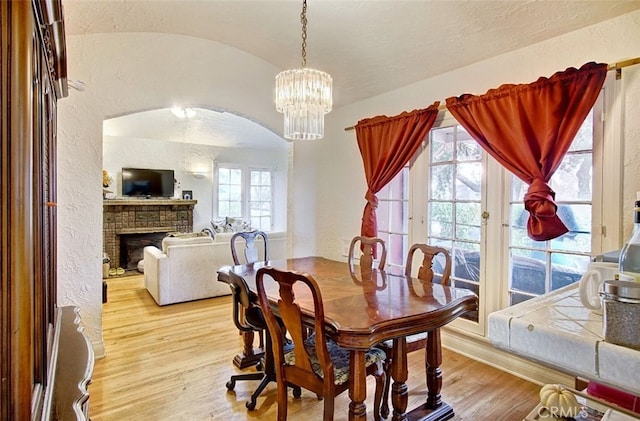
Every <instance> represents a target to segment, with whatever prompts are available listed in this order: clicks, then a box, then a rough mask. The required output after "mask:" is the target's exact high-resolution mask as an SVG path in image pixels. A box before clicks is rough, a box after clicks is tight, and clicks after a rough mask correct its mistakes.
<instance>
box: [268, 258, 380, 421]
mask: <svg viewBox="0 0 640 421" xmlns="http://www.w3.org/2000/svg"><path fill="white" fill-rule="evenodd" d="M273 283H277V284H278V290H279V299H278V302H277V304H274V303H272V302H271V301H270V300H269V298H268V297H267V293H266V288H267V286H268V285H270V284H271V285H273ZM256 285H257V290H258V301H259V303H260V307H262V308H263V311H264V316H265V319H266V322H267V326H268V327H269V331H270V333H271V335H270V337H271V341H272V345H273V346H272V348H273V354H274V361H275V367H276V378H277V384H278V421H285V420H286V419H287V402H288V400H287V385H289V384H294V385H297V386H300V387H303V388H305V389H307V390H310V391H312V392H314V393H315V394H316V395H317V396H318V399H324V415H323V420H325V421H327V420H333V412H334V400H335V397H336V396H338V395H339V394H340V393H342V392H344V391H345V390H347V389H348V388H349V360H350V354H349V351H348V350H346V349H344V348H341V347H340V346H338V344H336V343H335V342H334V341H333V340H331V339H330V338H328V337H327V335H326V333H325V329H324V307H323V304H322V296H321V294H320V289H319V288H318V284H317V283H316V281H315V279H313V277H312V276H311V275H309V274H306V273H299V272H294V271H282V270H278V269H275V268H272V267H263V268H260V269H258V272H257V274H256ZM294 285H295V289H296V291H297V292H298V294H300V290H301V289H302V288H306V289H307V290H308V291H310V294H311V298H312V300H313V308H314V313H313V314H314V329H313V330H314V334H313V335H311V336H309V337H307V336H306V332H307V329H306V327H305V325H304V324H303V320H302V313H301V311H300V307H299V304H298V302H297V298H296V294H294ZM299 288H300V289H299ZM305 304H306V303H305ZM306 305H308V304H306ZM272 306H274V307H275V308H276V309H277V313H278V315H279V316H280V318H276V315H275V313H274V308H273V307H272ZM278 320H281V321H282V324H281V323H278ZM284 328H286V329H287V331H288V332H289V337H290V338H291V340H292V341H293V345H294V346H293V350H292V351H289V352H287V351H286V350H285V349H284V347H283V340H282V338H283V329H284ZM384 360H385V354H384V352H383V351H382V350H381V349H379V348H372V349H371V350H370V351H368V352H367V353H366V356H365V361H366V366H367V369H366V370H367V375H373V376H374V377H375V379H376V391H375V398H374V416H375V419H376V420H380V400H381V397H382V387H383V386H384V378H385V372H384V370H383V366H382V364H383V362H384Z"/></svg>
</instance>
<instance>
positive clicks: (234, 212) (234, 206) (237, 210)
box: [226, 202, 242, 218]
mask: <svg viewBox="0 0 640 421" xmlns="http://www.w3.org/2000/svg"><path fill="white" fill-rule="evenodd" d="M226 216H231V217H234V218H240V217H242V209H241V206H240V202H229V213H228V215H226Z"/></svg>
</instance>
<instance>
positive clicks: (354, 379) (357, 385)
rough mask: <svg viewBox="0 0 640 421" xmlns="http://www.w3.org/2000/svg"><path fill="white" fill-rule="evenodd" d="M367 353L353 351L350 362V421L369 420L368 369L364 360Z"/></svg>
mask: <svg viewBox="0 0 640 421" xmlns="http://www.w3.org/2000/svg"><path fill="white" fill-rule="evenodd" d="M364 354H365V351H363V350H351V360H350V361H349V373H350V374H349V375H350V379H349V398H350V399H351V402H350V403H349V421H356V420H357V421H365V420H366V419H367V405H366V404H365V403H364V400H365V399H366V397H367V369H366V367H365V360H364Z"/></svg>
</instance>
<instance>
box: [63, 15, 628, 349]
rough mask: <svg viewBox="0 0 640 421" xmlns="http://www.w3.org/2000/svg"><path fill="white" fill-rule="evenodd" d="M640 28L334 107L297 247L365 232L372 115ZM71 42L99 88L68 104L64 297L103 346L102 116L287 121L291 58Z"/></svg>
mask: <svg viewBox="0 0 640 421" xmlns="http://www.w3.org/2000/svg"><path fill="white" fill-rule="evenodd" d="M639 39H640V12H634V13H631V14H628V15H625V16H622V17H619V18H616V19H614V20H611V21H608V22H604V23H601V24H598V25H595V26H593V27H589V28H586V29H582V30H580V31H576V32H574V33H571V34H568V35H565V36H562V37H558V38H556V39H553V40H551V41H547V42H543V43H540V44H536V45H533V46H530V47H528V48H525V49H522V50H520V51H517V52H514V53H509V54H505V55H503V56H499V57H496V58H494V59H491V60H486V61H484V62H481V63H477V64H474V65H471V66H468V67H465V68H461V69H458V70H456V71H453V72H449V73H447V74H445V75H441V76H438V77H434V78H431V79H428V80H424V81H422V82H420V83H416V84H414V85H411V86H408V87H405V88H402V89H398V90H395V91H392V92H389V93H388V94H385V95H381V96H378V97H375V98H370V99H368V100H365V101H362V102H360V103H356V104H352V105H350V106H347V107H343V108H341V109H337V110H334V111H333V112H332V113H330V114H329V115H328V116H327V119H326V130H327V133H326V137H325V139H324V140H322V141H318V142H312V143H305V142H300V143H296V144H295V147H294V157H293V168H292V169H291V170H290V173H291V175H292V177H291V178H290V186H289V191H290V193H291V194H290V197H289V223H288V226H287V228H288V231H289V233H290V235H291V236H292V240H291V241H292V242H293V246H294V249H293V254H294V255H298V256H299V255H309V254H317V255H324V256H326V257H330V258H337V259H339V258H341V256H340V254H341V251H342V247H343V244H344V242H345V241H346V240H348V239H350V238H351V237H352V236H353V235H355V234H357V233H359V230H360V219H361V215H362V210H363V207H364V204H365V200H364V194H365V191H366V185H365V181H364V172H363V169H362V160H361V158H360V155H359V152H358V147H357V144H356V142H355V133H354V132H353V131H350V132H345V131H344V128H345V127H348V126H353V125H354V124H355V123H356V122H357V121H358V120H360V119H362V118H368V117H372V116H375V115H379V114H387V115H395V114H398V113H400V112H402V111H405V110H412V109H415V108H424V107H426V106H428V105H430V104H431V103H432V102H433V101H435V100H441V101H444V99H445V98H446V97H448V96H455V95H460V94H462V93H465V92H471V93H478V94H480V93H484V92H485V91H486V90H488V89H490V88H495V87H498V86H499V85H501V84H503V83H529V82H532V81H534V80H536V79H537V78H538V77H539V76H550V75H552V74H553V73H554V72H556V71H559V70H564V69H566V68H567V67H570V66H573V67H579V66H580V65H582V64H584V63H585V62H588V61H599V62H614V61H617V60H620V59H623V58H629V57H636V56H640V44H639V43H638V41H637V40H639ZM67 47H68V67H69V68H68V74H69V77H70V78H71V79H80V80H83V81H85V82H86V83H87V89H86V91H85V92H83V93H78V92H75V91H72V92H71V95H70V97H69V98H66V99H64V100H62V101H60V103H59V117H60V118H59V130H58V135H59V149H58V153H59V158H58V161H59V162H58V190H59V197H58V203H59V206H58V212H59V214H58V215H59V218H58V223H59V230H58V232H59V235H58V262H59V272H58V279H59V282H58V296H59V303H60V304H74V305H79V306H80V308H81V316H82V319H83V322H84V324H85V325H86V328H87V329H86V330H87V332H88V333H89V336H90V337H91V339H92V341H93V342H94V346H95V347H96V353H97V355H100V354H101V353H102V351H103V348H102V327H101V301H100V300H101V287H100V285H101V271H100V261H101V254H102V200H101V199H102V197H101V191H102V187H101V170H102V120H103V119H104V118H107V117H109V116H114V115H121V114H125V113H128V112H132V111H136V110H143V109H152V108H162V107H170V106H171V105H172V104H173V103H174V102H177V103H183V104H185V103H186V104H202V105H210V106H211V108H223V109H230V110H234V111H236V112H237V113H238V114H243V115H248V116H250V117H251V118H252V119H254V120H255V121H260V122H262V123H263V124H264V125H266V126H268V127H271V128H278V129H277V130H278V131H279V130H280V129H279V128H280V126H281V115H279V114H278V113H277V112H276V111H275V110H274V107H273V104H272V101H271V99H272V89H273V77H274V75H275V74H277V73H278V71H279V70H281V69H276V68H274V67H273V66H271V65H270V64H268V63H265V62H262V61H260V60H257V59H256V58H254V57H250V56H248V55H246V54H244V53H242V52H240V51H236V50H232V49H230V48H229V47H227V46H225V45H221V44H217V43H212V42H207V41H204V40H199V39H194V38H188V37H183V36H173V35H162V34H146V33H136V34H99V35H82V36H69V37H67ZM434 60H437V57H434ZM636 67H638V66H636ZM623 74H624V78H625V81H624V82H625V88H626V92H625V95H624V98H622V100H623V101H624V104H625V106H624V109H625V113H626V116H627V119H626V121H625V128H624V137H625V141H626V148H627V153H626V154H625V162H624V165H625V186H624V191H625V196H626V199H625V203H630V202H632V201H633V199H634V198H635V191H636V190H640V178H639V177H637V176H636V174H638V171H639V170H640V159H638V155H640V119H638V118H635V117H636V116H638V115H640V103H639V102H640V95H639V93H640V70H638V69H637V68H628V69H625V70H624V71H623ZM629 214H630V212H625V220H627V219H628V218H629V217H628V215H629ZM626 225H629V223H627V224H626Z"/></svg>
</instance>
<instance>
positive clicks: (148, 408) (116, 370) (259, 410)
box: [89, 276, 539, 421]
mask: <svg viewBox="0 0 640 421" xmlns="http://www.w3.org/2000/svg"><path fill="white" fill-rule="evenodd" d="M231 306H232V304H231V297H230V296H226V297H218V298H212V299H208V300H201V301H194V302H189V303H182V304H174V305H169V306H164V307H160V306H158V305H156V304H155V302H154V301H153V299H152V298H151V296H150V295H149V294H148V293H147V291H146V290H145V289H144V285H143V277H142V276H128V277H121V278H114V279H109V280H108V303H106V304H104V305H103V334H104V342H105V348H106V353H107V355H106V357H105V358H102V359H99V360H96V362H95V367H94V374H93V378H92V379H93V380H92V383H91V385H90V386H89V393H90V414H89V415H90V417H91V420H93V421H126V420H136V421H143V420H152V421H169V420H170V421H178V420H185V421H187V420H188V421H191V420H225V421H235V420H256V419H260V420H275V419H276V414H277V404H276V386H275V384H271V385H269V386H268V387H267V389H266V390H265V391H264V392H263V394H262V396H261V397H260V398H259V399H258V402H257V407H256V409H255V410H254V411H247V409H246V408H245V402H246V401H247V400H248V398H249V396H250V394H251V393H252V391H253V389H254V388H255V387H256V385H257V382H256V381H249V382H238V383H237V384H236V388H235V391H234V392H228V391H227V389H226V387H225V383H226V382H227V380H228V378H229V376H231V375H232V374H235V373H237V372H239V370H237V369H236V368H235V366H234V365H233V364H232V362H231V361H232V359H233V357H234V355H235V354H236V353H237V352H238V351H239V350H240V349H241V346H242V342H241V338H240V336H239V335H238V332H237V330H236V329H235V327H234V326H233V323H232V321H231V311H232V307H231ZM443 360H444V362H443V365H442V367H441V368H442V372H443V377H444V382H443V387H442V396H443V400H444V401H445V402H447V403H449V404H450V405H451V406H452V407H453V408H454V410H455V412H456V415H455V417H454V418H453V419H454V420H486V421H498V420H504V421H511V420H513V421H521V420H522V419H523V418H524V416H525V415H526V414H527V413H528V412H529V411H530V410H531V409H532V408H533V407H535V405H536V404H537V402H538V391H539V386H537V385H535V384H533V383H529V382H526V381H524V380H521V379H519V378H517V377H514V376H512V375H510V374H507V373H504V372H502V371H500V370H497V369H495V368H492V367H489V366H487V365H484V364H481V363H479V362H476V361H474V360H471V359H469V358H466V357H464V356H461V355H459V354H457V353H455V352H452V351H449V350H443ZM247 370H253V369H252V368H251V369H247ZM245 371H246V370H245ZM424 382H425V380H424V357H423V354H422V353H421V352H415V353H412V354H410V356H409V380H408V383H407V384H408V386H409V406H408V407H409V408H413V407H415V406H417V405H418V403H419V402H421V401H424V399H425V398H426V386H425V385H424ZM374 387H375V385H374V382H373V379H372V378H370V379H369V381H368V383H367V400H366V404H367V409H368V418H367V419H373V416H372V415H371V414H372V413H371V407H372V405H373V390H374ZM289 396H290V398H289V399H290V400H289V418H288V419H289V420H292V421H296V420H304V421H315V420H321V419H322V401H318V400H317V399H316V396H315V395H314V394H312V393H310V392H308V391H305V390H303V392H302V397H301V398H294V397H293V394H292V393H291V392H289ZM348 404H349V397H348V392H345V393H343V394H342V395H341V396H340V397H338V399H337V400H336V408H335V419H336V420H347V418H348V417H347V412H348ZM390 418H391V417H389V419H390Z"/></svg>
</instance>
